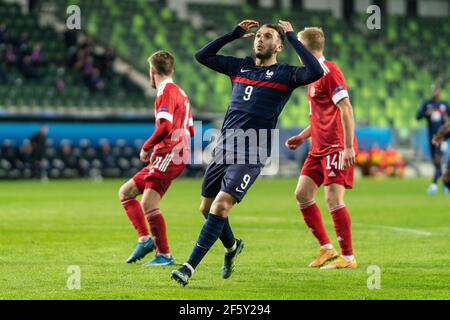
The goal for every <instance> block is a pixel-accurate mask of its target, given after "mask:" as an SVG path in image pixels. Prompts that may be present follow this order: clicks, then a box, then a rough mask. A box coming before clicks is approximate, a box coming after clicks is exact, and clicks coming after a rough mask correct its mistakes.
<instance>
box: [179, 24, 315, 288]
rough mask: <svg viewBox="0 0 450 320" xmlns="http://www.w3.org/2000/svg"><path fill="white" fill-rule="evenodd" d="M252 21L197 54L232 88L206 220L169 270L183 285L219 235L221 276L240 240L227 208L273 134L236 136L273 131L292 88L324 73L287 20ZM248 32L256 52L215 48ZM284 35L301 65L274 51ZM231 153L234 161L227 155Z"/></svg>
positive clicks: (209, 175) (249, 180)
mask: <svg viewBox="0 0 450 320" xmlns="http://www.w3.org/2000/svg"><path fill="white" fill-rule="evenodd" d="M255 27H259V23H258V22H257V21H254V20H244V21H242V22H241V23H240V24H239V25H238V26H237V27H236V28H235V29H234V30H233V31H232V32H230V33H228V34H226V35H224V36H222V37H220V38H218V39H216V40H214V41H212V42H210V43H208V44H207V45H206V46H205V47H203V48H202V49H200V50H199V51H198V52H197V53H196V55H195V58H196V59H197V61H198V62H200V63H201V64H203V65H205V66H206V67H208V68H210V69H212V70H214V71H217V72H220V73H222V74H224V75H226V76H228V77H229V78H230V80H231V82H232V93H231V101H230V104H229V106H228V111H227V113H226V115H225V119H224V122H223V125H222V135H221V137H220V139H219V141H218V143H217V146H216V147H215V149H214V152H213V160H212V162H211V163H210V165H209V166H208V168H207V169H206V172H205V175H204V178H203V184H202V201H201V206H200V210H201V212H202V213H203V215H204V216H205V218H206V222H205V224H204V226H203V228H202V230H201V232H200V236H199V238H198V240H197V243H196V244H195V246H194V249H193V251H192V254H191V256H190V258H189V259H188V261H187V262H186V263H184V264H183V265H182V266H181V267H180V268H179V269H178V270H174V271H172V273H171V277H172V279H174V280H176V281H177V282H179V283H181V284H182V285H186V284H187V283H188V280H189V278H190V277H191V276H192V274H193V272H194V270H195V268H196V267H197V265H198V264H199V263H200V261H201V260H202V259H203V257H204V256H205V255H206V253H207V252H208V251H209V249H210V248H211V247H212V245H213V244H214V243H215V242H216V240H217V239H220V240H221V241H222V243H223V245H224V247H225V249H226V253H225V259H224V264H223V266H222V270H221V276H222V278H224V279H227V278H229V277H230V276H231V274H232V272H233V270H234V266H235V260H236V257H237V255H238V254H239V253H240V252H241V251H242V249H243V247H244V242H243V241H242V240H241V239H235V237H234V234H233V232H232V230H231V227H230V223H229V221H228V214H229V212H230V210H231V208H232V207H233V206H234V205H235V204H236V203H239V202H240V201H241V200H242V198H243V197H244V196H245V194H246V192H247V191H248V189H249V188H250V187H251V185H252V184H253V183H254V182H255V180H256V178H257V177H258V175H259V174H260V172H261V169H262V168H263V166H264V163H265V161H266V160H267V157H269V156H270V151H271V141H270V140H271V139H270V137H271V134H270V133H269V134H266V135H265V137H268V138H266V139H265V138H261V137H260V136H258V138H257V139H256V140H257V141H256V142H255V143H252V142H251V141H250V143H244V144H243V145H244V147H243V148H239V142H237V141H238V140H239V139H242V137H244V139H245V133H246V132H250V131H256V132H258V133H260V132H261V131H266V132H271V131H272V130H273V129H275V127H276V124H277V120H278V116H279V115H280V113H281V111H282V110H283V107H284V106H285V104H286V102H287V101H288V99H289V97H290V96H291V94H292V92H293V91H294V89H296V88H297V87H299V86H302V85H307V84H309V83H311V82H314V81H316V80H318V79H319V78H320V77H322V75H323V69H322V67H321V66H320V64H319V62H318V61H317V59H316V58H315V57H314V56H313V55H312V54H311V53H310V52H309V51H308V50H307V49H306V48H305V47H304V46H303V45H302V44H301V43H300V41H298V39H297V36H296V34H295V33H294V32H293V29H292V26H291V24H290V23H289V22H287V21H279V23H278V24H265V25H262V26H261V27H260V28H259V29H258V31H257V32H256V33H247V32H248V31H249V30H250V29H252V28H255ZM250 37H254V43H253V49H254V53H255V58H254V57H245V58H236V57H231V56H223V55H218V54H217V52H218V51H219V50H220V49H221V48H222V47H223V46H224V45H226V44H227V43H229V42H231V41H233V40H236V39H239V38H250ZM285 38H287V40H288V41H289V43H290V44H291V46H292V47H293V48H294V50H295V51H296V52H297V54H298V56H299V57H300V59H301V60H302V62H303V64H304V66H302V67H298V66H291V65H288V64H281V63H278V62H277V54H278V53H279V52H281V51H282V50H283V48H284V40H285ZM249 136H250V135H249ZM230 142H231V143H230ZM265 156H267V157H265ZM230 158H231V159H232V160H238V161H229V160H230ZM224 159H226V161H225V160H224ZM239 160H242V161H239Z"/></svg>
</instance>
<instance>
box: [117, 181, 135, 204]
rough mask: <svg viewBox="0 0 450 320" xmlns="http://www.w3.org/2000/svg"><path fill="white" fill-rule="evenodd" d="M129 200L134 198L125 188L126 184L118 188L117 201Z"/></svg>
mask: <svg viewBox="0 0 450 320" xmlns="http://www.w3.org/2000/svg"><path fill="white" fill-rule="evenodd" d="M130 198H134V197H133V196H132V195H131V192H130V190H129V188H128V187H127V185H126V184H124V185H122V186H121V187H120V188H119V200H120V201H124V200H126V199H130Z"/></svg>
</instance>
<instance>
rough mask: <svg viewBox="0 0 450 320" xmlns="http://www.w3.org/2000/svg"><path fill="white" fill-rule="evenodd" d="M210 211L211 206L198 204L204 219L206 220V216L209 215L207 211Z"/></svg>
mask: <svg viewBox="0 0 450 320" xmlns="http://www.w3.org/2000/svg"><path fill="white" fill-rule="evenodd" d="M210 210H211V206H208V205H207V204H206V203H203V202H202V203H201V204H200V213H201V214H202V215H203V216H204V217H205V218H207V217H208V214H209V211H210Z"/></svg>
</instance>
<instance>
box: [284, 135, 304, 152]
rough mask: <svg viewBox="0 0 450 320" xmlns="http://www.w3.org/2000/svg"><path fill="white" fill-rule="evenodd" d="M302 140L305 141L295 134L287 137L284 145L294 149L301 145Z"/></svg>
mask: <svg viewBox="0 0 450 320" xmlns="http://www.w3.org/2000/svg"><path fill="white" fill-rule="evenodd" d="M303 142H305V139H303V138H302V137H300V136H298V135H297V136H293V137H291V138H289V139H287V140H286V143H285V146H286V147H287V148H288V149H291V150H295V149H297V148H298V147H299V146H301V145H302V144H303Z"/></svg>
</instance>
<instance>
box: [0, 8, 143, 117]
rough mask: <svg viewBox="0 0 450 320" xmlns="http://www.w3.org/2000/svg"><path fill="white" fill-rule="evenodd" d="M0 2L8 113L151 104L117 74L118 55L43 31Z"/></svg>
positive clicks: (33, 18)
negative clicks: (114, 66) (115, 63)
mask: <svg viewBox="0 0 450 320" xmlns="http://www.w3.org/2000/svg"><path fill="white" fill-rule="evenodd" d="M38 15H39V12H38V11H34V12H32V13H29V14H27V15H24V14H23V13H22V12H21V8H20V6H19V5H17V4H7V3H5V2H3V1H0V16H1V17H2V20H1V21H0V56H1V57H2V60H1V61H2V62H1V63H0V96H1V97H2V103H1V104H2V105H1V107H2V108H6V109H11V110H18V109H19V110H25V111H30V112H31V111H35V110H39V109H44V108H54V109H59V110H63V111H64V110H69V108H72V109H74V108H75V110H80V109H87V110H92V109H93V108H95V107H100V108H102V107H103V108H123V109H126V110H130V109H133V108H145V107H146V106H148V99H147V98H146V97H145V96H144V93H143V91H142V90H141V89H140V88H139V87H137V86H135V85H133V84H132V83H131V82H130V80H129V79H127V75H119V74H116V73H114V72H113V71H112V68H111V65H112V63H113V61H114V58H115V55H114V51H113V50H111V49H108V50H107V51H106V52H105V53H101V54H98V53H97V52H96V51H95V50H94V48H93V44H92V42H91V41H90V40H89V39H88V40H85V41H81V40H78V39H77V37H76V36H75V37H73V36H71V35H70V32H68V33H67V34H60V33H57V32H56V31H54V30H53V29H52V28H50V27H43V26H41V25H40V24H39V23H38V21H39V18H38Z"/></svg>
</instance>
